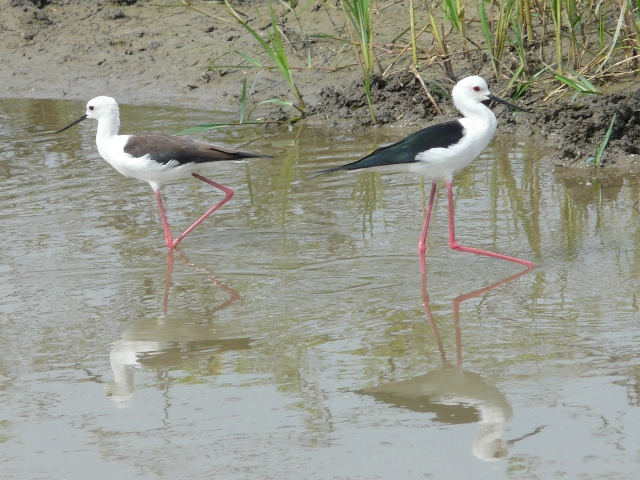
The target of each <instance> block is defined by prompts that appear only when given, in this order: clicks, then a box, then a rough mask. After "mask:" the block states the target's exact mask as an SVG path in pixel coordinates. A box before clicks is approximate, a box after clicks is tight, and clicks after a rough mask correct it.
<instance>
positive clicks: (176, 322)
mask: <svg viewBox="0 0 640 480" xmlns="http://www.w3.org/2000/svg"><path fill="white" fill-rule="evenodd" d="M192 322H193V319H191V318H163V319H140V320H137V321H134V322H133V323H132V324H131V325H130V326H129V327H128V328H127V330H126V331H125V332H124V333H123V334H122V336H121V338H120V339H119V340H116V341H115V342H113V344H112V345H111V352H110V353H109V363H110V364H111V370H112V371H113V381H111V382H106V383H105V384H104V389H105V393H106V394H107V396H108V397H109V398H110V399H111V400H112V401H113V402H114V403H115V404H116V405H117V406H118V407H127V406H128V403H127V400H129V399H130V398H131V397H132V396H133V394H134V392H135V369H136V368H140V367H142V366H144V367H147V368H150V369H153V368H168V367H171V368H172V369H174V370H175V369H177V368H179V366H180V365H185V364H187V363H189V361H190V360H191V359H193V358H201V357H202V356H203V355H206V354H209V355H212V354H214V353H222V352H227V351H231V350H244V349H247V348H251V339H250V338H246V337H233V336H232V337H228V338H226V337H227V336H228V335H229V334H230V332H224V334H222V335H221V334H220V333H219V332H216V331H215V330H214V329H212V328H211V326H210V325H195V324H193V323H192Z"/></svg>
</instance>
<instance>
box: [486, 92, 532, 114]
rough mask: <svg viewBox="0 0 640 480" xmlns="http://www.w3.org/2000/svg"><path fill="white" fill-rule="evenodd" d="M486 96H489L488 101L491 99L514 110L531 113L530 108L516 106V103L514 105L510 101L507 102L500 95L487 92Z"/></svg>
mask: <svg viewBox="0 0 640 480" xmlns="http://www.w3.org/2000/svg"><path fill="white" fill-rule="evenodd" d="M487 96H488V97H489V101H491V102H496V103H501V104H503V105H506V106H507V107H509V108H513V109H514V110H520V111H522V112H526V113H533V112H532V111H531V110H527V109H526V108H522V107H518V106H517V105H514V104H513V103H511V102H507V101H506V100H503V99H501V98H500V97H496V96H495V95H492V94H489V95H487Z"/></svg>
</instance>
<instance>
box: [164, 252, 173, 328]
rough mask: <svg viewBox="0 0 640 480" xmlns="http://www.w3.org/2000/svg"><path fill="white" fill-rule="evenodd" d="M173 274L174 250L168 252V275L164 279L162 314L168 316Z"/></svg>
mask: <svg viewBox="0 0 640 480" xmlns="http://www.w3.org/2000/svg"><path fill="white" fill-rule="evenodd" d="M172 272H173V250H171V249H169V250H168V251H167V273H166V275H165V277H164V295H163V297H162V314H163V315H164V316H165V317H166V316H167V308H168V305H169V289H170V288H171V273H172Z"/></svg>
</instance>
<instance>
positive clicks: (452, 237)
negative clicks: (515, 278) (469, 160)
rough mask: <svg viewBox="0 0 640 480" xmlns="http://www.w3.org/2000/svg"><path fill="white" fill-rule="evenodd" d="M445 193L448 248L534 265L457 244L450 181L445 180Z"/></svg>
mask: <svg viewBox="0 0 640 480" xmlns="http://www.w3.org/2000/svg"><path fill="white" fill-rule="evenodd" d="M447 195H448V197H449V247H450V248H452V249H454V250H458V251H460V252H468V253H475V254H477V255H486V256H488V257H494V258H500V259H502V260H509V261H510V262H515V263H520V264H522V265H525V266H527V267H535V266H536V264H535V263H532V262H529V261H527V260H520V259H519V258H515V257H509V256H507V255H501V254H500V253H493V252H488V251H486V250H479V249H477V248H471V247H465V246H462V245H459V244H458V242H456V232H455V227H454V224H453V187H452V185H451V182H450V181H448V182H447Z"/></svg>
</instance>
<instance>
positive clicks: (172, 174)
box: [56, 97, 267, 249]
mask: <svg viewBox="0 0 640 480" xmlns="http://www.w3.org/2000/svg"><path fill="white" fill-rule="evenodd" d="M87 118H93V119H96V120H97V121H98V133H97V135H96V145H97V146H98V152H100V155H101V156H102V158H104V159H105V160H106V161H107V162H109V164H110V165H111V166H112V167H113V168H115V169H116V170H117V171H119V172H120V173H121V174H123V175H124V176H125V177H131V178H137V179H138V180H143V181H145V182H147V183H149V185H151V188H153V191H154V192H155V194H156V199H157V201H158V207H159V208H160V218H161V219H162V226H163V227H164V236H165V242H166V244H167V248H168V249H173V248H176V246H177V245H178V243H180V241H181V240H182V239H183V238H184V237H186V236H187V235H188V234H189V233H190V232H191V231H192V230H193V229H194V228H196V227H197V226H198V225H200V223H202V222H203V221H204V220H205V219H206V218H207V217H208V216H209V215H211V214H212V213H213V212H215V211H216V210H217V209H218V208H220V207H221V206H222V205H224V204H225V203H227V202H228V201H229V200H231V197H232V196H233V190H231V189H230V188H228V187H225V186H224V185H221V184H219V183H217V182H214V181H212V180H209V179H208V178H205V177H203V176H202V175H199V174H198V173H196V172H197V171H199V170H200V169H201V167H202V165H203V164H207V163H212V162H220V161H228V160H242V159H245V158H258V157H267V156H266V155H257V154H254V153H248V152H240V151H235V150H229V149H227V148H223V147H219V146H216V145H212V144H210V143H204V142H199V141H196V140H190V139H188V138H182V137H174V136H172V135H162V134H147V135H118V130H119V129H120V111H119V109H118V104H117V103H116V101H115V100H114V99H113V98H111V97H96V98H94V99H93V100H90V101H89V103H87V112H86V113H85V114H84V115H83V116H82V117H80V118H79V119H78V120H76V121H75V122H73V123H71V124H70V125H68V126H66V127H64V128H63V129H61V130H59V131H57V132H56V133H60V132H63V131H65V130H66V129H68V128H71V127H72V126H74V125H76V124H77V123H80V122H81V121H83V120H86V119H87ZM189 176H193V177H195V178H197V179H198V180H202V181H203V182H205V183H208V184H209V185H211V186H212V187H215V188H217V189H219V190H221V191H222V192H224V194H225V198H223V199H222V200H221V201H220V202H218V203H217V204H216V205H214V206H213V207H211V208H210V209H209V210H208V211H207V212H206V213H205V214H204V215H202V216H201V217H200V218H199V219H198V220H197V221H196V222H195V223H194V224H193V225H191V226H190V227H189V228H187V230H185V232H184V233H183V234H182V235H180V236H179V237H178V238H176V239H175V240H174V239H173V238H172V236H171V230H170V229H169V224H168V222H167V217H166V215H165V211H164V207H163V206H162V198H161V197H160V187H161V186H162V185H164V184H165V183H167V182H171V181H173V180H177V179H180V178H186V177H189Z"/></svg>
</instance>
